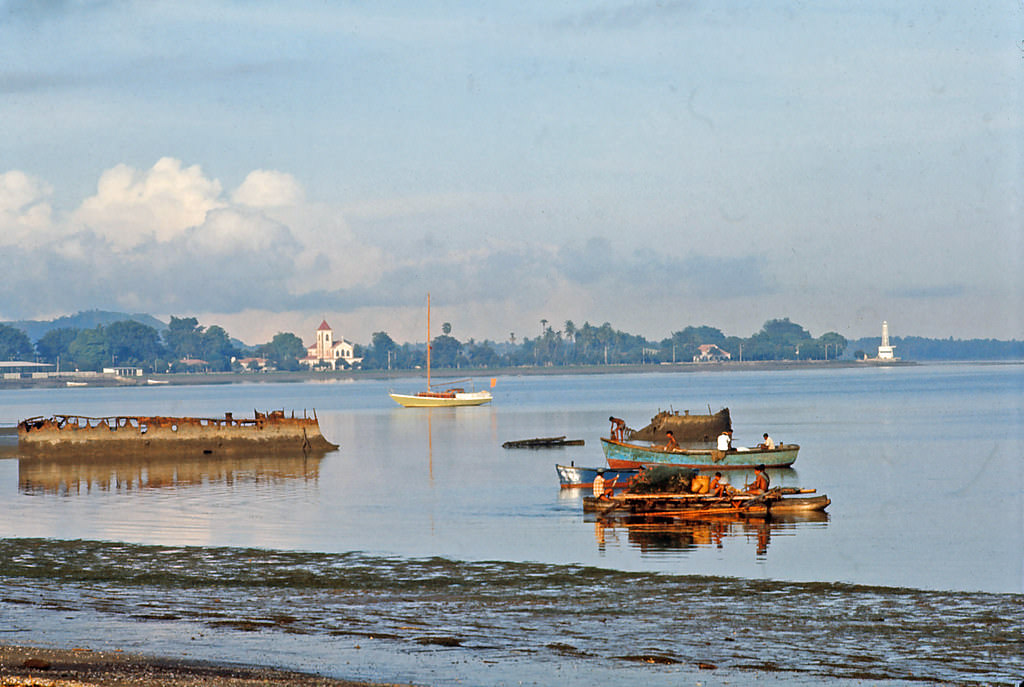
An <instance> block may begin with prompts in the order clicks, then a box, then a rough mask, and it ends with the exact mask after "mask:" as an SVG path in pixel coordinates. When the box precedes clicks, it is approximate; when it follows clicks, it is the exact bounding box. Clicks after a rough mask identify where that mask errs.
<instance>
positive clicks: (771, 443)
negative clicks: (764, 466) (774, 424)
mask: <svg viewBox="0 0 1024 687" xmlns="http://www.w3.org/2000/svg"><path fill="white" fill-rule="evenodd" d="M758 448H766V449H768V450H769V451H771V450H772V449H774V448H775V440H774V439H772V438H771V437H770V436H768V432H765V433H764V441H762V442H761V445H760V446H758Z"/></svg>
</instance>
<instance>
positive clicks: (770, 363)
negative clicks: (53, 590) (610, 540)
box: [0, 360, 1022, 389]
mask: <svg viewBox="0 0 1024 687" xmlns="http://www.w3.org/2000/svg"><path fill="white" fill-rule="evenodd" d="M957 362H971V361H957ZM982 362H989V363H992V364H996V363H1000V362H1001V363H1007V364H1012V363H1015V362H1017V363H1019V362H1022V361H982ZM918 364H920V363H918V362H916V361H911V360H892V361H885V362H878V361H865V362H861V361H856V360H828V361H824V360H764V361H749V362H746V361H745V362H735V361H731V362H722V363H715V362H710V363H664V364H655V363H649V364H640V363H626V364H621V365H564V366H557V367H556V366H552V367H495V368H472V369H450V368H443V369H440V370H434V371H433V374H432V377H433V378H434V379H437V380H451V379H464V378H472V379H481V378H490V377H526V376H536V375H584V374H588V375H599V374H637V373H652V374H657V373H673V372H686V373H700V372H745V371H776V370H837V369H844V368H863V367H906V366H914V365H918ZM426 376H427V375H426V371H425V370H422V369H420V370H337V371H325V372H320V371H310V370H299V371H295V372H194V373H193V372H188V373H184V372H182V373H174V374H148V375H143V376H141V377H138V378H135V377H113V376H109V375H98V376H96V377H89V378H87V379H84V380H80V381H79V382H76V383H75V384H74V386H76V387H80V386H86V387H115V386H147V385H149V384H157V385H162V384H167V385H177V386H185V385H188V386H198V385H207V384H273V383H301V382H331V381H359V380H363V379H367V380H382V379H416V378H426ZM69 380H70V378H68V379H65V378H60V377H41V378H22V379H0V389H19V388H33V389H38V388H64V387H66V386H68V384H67V382H68V381H69ZM150 380H152V381H150ZM70 381H75V380H70ZM81 381H84V382H85V383H84V384H81V383H80V382H81Z"/></svg>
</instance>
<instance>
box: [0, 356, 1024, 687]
mask: <svg viewBox="0 0 1024 687" xmlns="http://www.w3.org/2000/svg"><path fill="white" fill-rule="evenodd" d="M1021 380H1022V375H1021V367H1020V366H966V365H965V366H935V367H927V368H926V367H923V366H922V367H920V368H899V369H855V370H838V371H828V372H825V371H813V372H772V373H761V372H739V373H701V374H648V375H600V376H580V377H571V376H570V377H550V378H549V377H525V378H503V379H501V380H499V385H498V388H497V389H496V392H497V393H496V400H495V403H494V404H493V405H492V406H485V407H482V408H470V409H456V410H451V409H449V410H441V411H436V410H435V411H426V412H423V411H414V410H406V409H400V408H397V407H394V406H392V405H390V403H391V402H390V400H389V399H388V398H387V396H386V391H387V388H388V387H389V386H393V385H394V386H395V387H396V388H398V387H399V386H400V384H399V383H397V382H396V383H394V384H387V383H379V382H359V383H355V384H263V385H234V386H228V387H214V388H200V387H190V388H182V387H162V388H150V389H146V388H143V389H121V390H111V389H69V390H48V391H40V390H29V391H13V392H4V393H3V394H2V395H0V418H17V417H28V416H32V415H46V414H51V413H54V412H69V413H82V414H86V415H104V414H113V413H139V414H146V413H149V414H158V413H159V414H190V415H221V414H222V413H224V412H225V411H232V412H234V413H235V414H236V415H237V416H242V415H250V414H251V412H252V408H258V409H261V410H265V409H272V408H281V407H283V408H285V409H292V408H295V409H299V410H301V409H302V408H314V407H315V408H316V410H317V412H318V414H319V416H320V418H321V426H322V428H323V429H324V433H325V434H326V435H327V437H328V438H329V439H331V440H332V441H336V442H338V443H340V444H341V445H342V448H341V450H340V451H338V452H333V453H328V454H325V455H323V456H285V457H280V456H274V457H268V456H259V455H248V456H244V457H241V458H232V459H221V458H216V457H214V458H208V459H205V460H202V461H179V460H173V461H167V460H157V459H153V458H143V459H137V460H111V461H104V462H102V463H97V462H95V461H86V460H80V459H78V458H76V457H75V456H73V455H70V456H61V457H59V458H52V459H48V460H37V459H33V460H28V459H22V460H19V459H17V457H16V447H14V448H12V447H10V446H7V447H0V450H3V451H6V455H8V456H12V455H13V456H15V457H12V458H10V459H9V460H0V508H2V511H0V512H2V515H0V536H4V537H7V538H8V539H7V540H5V541H3V542H0V544H2V546H3V549H4V550H3V561H4V562H3V567H2V574H0V579H2V580H3V584H4V594H3V596H4V598H3V601H2V603H0V613H2V618H3V622H4V624H5V627H4V628H3V629H4V630H5V631H6V634H7V636H6V637H5V640H6V641H12V642H13V641H21V642H25V643H31V642H32V641H36V642H39V643H47V642H50V643H57V644H66V643H76V644H81V643H87V644H90V645H92V646H94V647H95V648H106V646H107V645H109V644H114V645H116V646H118V647H119V648H126V649H136V650H147V651H159V652H162V653H167V654H170V655H177V654H180V653H183V652H188V654H189V655H192V656H204V657H209V658H223V657H224V656H230V657H232V658H236V659H237V660H246V661H254V662H263V663H271V664H281V665H289V666H296V667H305V668H310V669H315V670H322V671H326V672H329V673H331V674H335V675H340V676H346V677H362V678H369V679H376V680H407V681H411V682H418V683H421V684H422V683H429V684H454V683H456V682H459V683H460V684H516V683H517V682H518V681H519V680H523V681H526V682H534V683H537V684H550V683H552V682H557V683H560V684H589V683H590V682H592V681H593V680H595V679H605V680H608V681H611V682H612V683H622V682H623V681H639V680H643V681H647V682H649V683H650V684H679V679H680V677H681V676H684V677H686V678H687V679H689V678H690V677H692V678H693V680H695V681H701V682H703V684H705V685H707V684H717V683H716V680H720V681H721V683H722V684H724V683H727V682H729V683H731V684H740V683H744V682H749V681H751V680H758V681H772V682H784V683H792V684H815V683H816V681H819V680H820V679H821V678H822V677H828V678H829V679H830V680H840V681H842V680H850V681H852V682H851V684H863V682H862V681H869V682H868V684H874V683H875V682H874V681H888V682H890V683H896V682H900V681H904V680H906V681H913V680H924V681H936V682H941V681H950V682H953V683H988V682H992V683H1004V684H1008V683H1012V682H1015V681H1016V680H1019V679H1021V677H1024V676H1022V675H1021V672H1022V671H1021V664H1020V656H1021V654H1022V650H1021V649H1022V647H1021V643H1020V635H1021V632H1020V629H1021V627H1022V625H1024V623H1022V617H1021V606H1022V604H1021V600H1022V599H1021V595H1020V592H1021V551H1022V546H1021V542H1022V534H1021V522H1022V517H1021V498H1020V485H1021V484H1022V483H1024V481H1022V469H1021V464H1022V458H1021V456H1022V453H1021V450H1020V449H1021V445H1022V441H1021V423H1020V398H1021V394H1020V391H1021V388H1022V384H1021ZM417 383H418V382H415V381H407V382H406V385H411V386H415V385H416V384H417ZM670 405H672V406H674V407H676V408H690V409H692V410H694V411H695V412H697V411H700V410H706V409H707V408H706V406H707V405H710V406H711V407H712V408H713V409H717V408H718V407H722V406H728V407H729V408H730V409H731V410H732V414H733V423H734V426H735V429H736V430H737V433H736V436H737V440H738V441H739V442H740V443H756V437H758V436H760V433H761V432H762V431H770V432H771V433H772V435H773V436H774V437H775V438H776V439H777V440H778V439H781V440H784V441H788V442H796V443H799V444H801V446H802V448H801V453H800V457H799V459H798V460H797V464H796V469H795V470H788V471H777V472H775V473H774V474H772V479H773V483H774V484H787V485H799V486H804V487H814V488H817V489H818V491H819V493H827V494H828V495H829V496H830V497H831V498H832V500H833V505H832V506H830V508H829V509H828V514H827V515H825V516H823V517H817V518H810V519H808V518H804V519H798V520H793V521H783V522H772V523H765V522H763V521H756V520H751V521H727V522H714V523H700V522H698V523H687V524H685V525H679V526H672V527H661V526H658V527H628V528H627V527H625V526H610V527H605V526H601V525H599V524H597V523H594V522H592V521H587V520H585V519H584V518H583V516H582V514H581V512H580V501H579V496H580V494H579V493H578V492H575V491H571V490H567V491H561V490H559V489H558V486H557V478H556V476H555V472H554V468H553V466H554V463H555V462H570V461H574V462H576V463H577V464H581V465H596V464H600V463H601V462H603V457H602V456H601V451H600V447H599V445H598V442H597V437H598V436H599V435H600V434H602V433H604V432H606V431H607V417H608V415H609V414H616V415H618V416H621V417H625V418H626V419H627V421H628V422H629V424H630V425H632V426H634V427H639V426H642V425H643V424H644V423H646V421H647V420H648V419H649V418H650V416H652V415H653V414H654V413H655V412H656V411H657V410H658V409H659V408H667V407H669V406H670ZM563 434H564V435H569V436H570V438H583V439H585V440H586V446H584V447H579V448H571V449H560V450H555V451H508V450H504V449H501V448H500V445H501V443H502V442H503V441H505V440H509V439H521V438H529V437H533V436H558V435H563ZM744 477H745V476H744V475H743V474H742V473H741V474H734V475H732V478H733V481H734V482H736V481H743V479H744ZM25 537H37V538H44V539H24V538H25ZM76 540H84V541H76ZM99 540H105V541H106V542H108V543H99ZM117 542H126V543H123V544H119V543H117ZM146 545H152V546H146ZM929 590H930V591H929ZM356 646H358V647H359V648H358V649H357V648H355V647H356ZM700 664H704V666H705V667H704V668H701V667H699V666H700ZM711 665H714V666H717V668H715V669H712V668H710V667H709V666H711ZM552 671H558V672H557V673H555V672H552ZM552 675H557V676H558V678H557V679H555V680H552V679H551V678H552Z"/></svg>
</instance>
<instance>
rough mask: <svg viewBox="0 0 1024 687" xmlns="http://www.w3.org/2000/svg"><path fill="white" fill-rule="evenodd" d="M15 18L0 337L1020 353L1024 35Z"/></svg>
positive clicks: (515, 18)
mask: <svg viewBox="0 0 1024 687" xmlns="http://www.w3.org/2000/svg"><path fill="white" fill-rule="evenodd" d="M494 5H496V6H493V7H487V6H482V7H476V6H467V4H466V3H454V2H452V3H446V2H416V3H403V2H389V3H341V2H338V3H335V2H330V3H324V2H308V1H303V0H298V1H296V2H291V3H271V2H225V1H223V0H207V1H204V2H201V3H200V2H194V3H193V2H160V1H154V2H113V1H102V0H96V1H93V2H89V1H86V0H82V1H79V2H71V1H61V0H50V1H47V2H27V1H12V0H6V1H4V0H0V99H2V100H0V254H2V255H3V256H4V262H5V263H6V264H7V270H5V271H7V272H8V274H7V275H6V276H5V278H4V279H3V280H2V285H0V319H22V318H46V319H48V318H51V317H54V316H58V315H61V314H68V313H74V312H76V311H78V310H82V309H91V308H98V309H104V310H124V311H129V312H148V313H151V314H154V315H157V316H160V317H164V318H166V317H167V316H168V315H172V314H173V315H195V316H197V317H199V319H200V322H202V323H204V324H207V325H209V324H221V325H222V326H225V327H226V328H227V329H228V331H229V332H231V333H232V334H233V335H235V336H238V337H240V338H242V339H243V340H245V341H247V342H250V343H259V342H262V341H266V340H269V339H270V338H271V337H272V336H273V335H274V334H275V333H276V332H278V331H293V332H295V333H297V334H299V335H300V336H302V337H303V338H304V339H310V338H311V337H312V333H313V331H314V329H315V328H316V326H317V325H318V324H319V322H320V320H321V319H323V318H327V320H328V322H330V323H331V324H332V326H334V328H335V329H336V330H337V331H338V332H339V333H341V334H343V335H344V336H346V337H347V338H349V339H352V340H355V341H357V342H368V341H369V339H370V335H371V333H372V332H374V331H379V330H384V331H387V332H388V333H390V334H391V335H392V336H393V337H394V338H396V339H397V340H399V341H405V340H422V339H423V338H424V332H423V327H424V324H425V322H424V313H423V310H424V306H425V301H426V293H427V292H428V291H429V292H431V293H432V299H433V303H434V306H435V313H434V316H435V321H436V322H442V321H448V322H451V323H452V326H453V332H452V333H453V334H454V335H455V336H457V337H459V338H461V339H467V338H469V337H475V338H477V339H485V338H490V339H496V340H503V339H507V338H508V336H509V334H510V333H511V332H515V334H516V336H517V338H520V339H521V338H522V337H523V336H535V335H536V334H537V333H539V331H540V327H541V325H540V320H542V319H545V320H548V321H549V322H550V323H551V324H552V325H553V326H555V328H556V329H558V328H560V327H561V325H562V323H564V322H565V320H567V319H571V320H573V321H574V322H575V323H576V325H577V326H579V325H581V324H582V323H583V322H584V321H589V322H591V323H592V324H595V325H600V324H601V323H603V322H610V323H611V324H612V326H613V327H616V328H618V329H624V330H627V331H630V332H634V333H639V334H643V335H645V336H647V337H649V338H654V339H656V338H661V337H665V336H668V335H669V334H670V333H671V332H672V331H676V330H678V329H680V328H682V327H684V326H686V325H689V324H693V325H701V324H706V325H711V326H715V327H718V328H720V329H722V330H723V331H724V332H725V333H726V334H728V335H737V336H748V335H750V334H752V333H754V332H755V331H757V330H759V329H760V327H761V325H762V324H763V323H764V322H765V321H766V320H768V319H771V318H776V317H789V318H790V319H792V320H793V321H795V322H798V323H800V324H801V325H803V326H804V327H806V328H807V329H809V330H810V331H811V333H812V334H813V335H815V336H819V335H821V334H823V333H825V332H827V331H837V332H839V333H840V334H843V335H845V336H848V337H851V338H852V337H859V336H868V335H878V333H879V332H880V328H881V322H882V320H883V319H884V320H888V321H889V323H890V330H891V333H892V334H893V335H896V336H904V335H921V336H934V337H946V336H953V337H957V338H971V337H996V338H1018V339H1022V338H1024V317H1022V312H1024V307H1022V305H1024V304H1022V292H1024V289H1022V280H1021V277H1020V272H1021V268H1022V267H1024V265H1022V259H1024V247H1022V241H1024V239H1022V236H1024V231H1022V230H1024V221H1022V208H1021V195H1022V183H1021V179H1022V178H1024V170H1022V154H1021V153H1022V151H1021V140H1022V138H1021V131H1022V119H1024V115H1022V113H1024V108H1022V104H1024V103H1022V78H1021V76H1022V69H1024V42H1022V41H1024V30H1022V29H1024V22H1022V15H1024V10H1022V6H1021V5H1020V3H1017V2H1009V1H1007V2H994V3H962V2H937V3H928V4H923V3H915V4H912V5H910V6H907V7H905V6H903V4H896V5H895V6H893V5H894V3H889V2H864V3H854V4H851V3H842V2H817V3H793V2H785V3H777V2H768V3H720V2H710V1H709V2H641V3H625V2H620V3H615V2H607V3H573V2H561V3H551V2H533V3H531V2H520V3H494Z"/></svg>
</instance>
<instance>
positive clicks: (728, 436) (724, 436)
mask: <svg viewBox="0 0 1024 687" xmlns="http://www.w3.org/2000/svg"><path fill="white" fill-rule="evenodd" d="M730 448H732V430H731V429H727V430H725V431H724V432H722V433H721V434H719V435H718V450H719V451H728V450H729V449H730Z"/></svg>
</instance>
